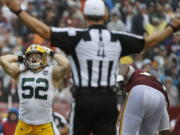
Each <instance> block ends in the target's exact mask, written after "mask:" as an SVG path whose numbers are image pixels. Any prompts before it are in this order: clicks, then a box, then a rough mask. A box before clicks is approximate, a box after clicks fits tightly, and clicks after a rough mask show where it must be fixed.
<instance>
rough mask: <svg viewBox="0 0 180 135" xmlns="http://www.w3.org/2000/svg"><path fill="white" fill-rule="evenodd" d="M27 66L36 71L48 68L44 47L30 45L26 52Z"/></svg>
mask: <svg viewBox="0 0 180 135" xmlns="http://www.w3.org/2000/svg"><path fill="white" fill-rule="evenodd" d="M25 56H26V60H27V66H28V68H29V69H30V70H33V71H36V70H40V69H42V68H43V67H45V66H47V54H46V51H45V49H44V48H43V46H41V45H39V44H32V45H30V46H29V47H28V48H27V49H26V52H25Z"/></svg>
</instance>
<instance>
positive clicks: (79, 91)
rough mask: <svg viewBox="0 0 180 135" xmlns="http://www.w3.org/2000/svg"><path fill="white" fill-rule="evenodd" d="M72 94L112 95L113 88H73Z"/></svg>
mask: <svg viewBox="0 0 180 135" xmlns="http://www.w3.org/2000/svg"><path fill="white" fill-rule="evenodd" d="M72 92H73V93H74V94H112V93H114V86H109V87H108V86H107V87H75V86H74V87H73V89H72Z"/></svg>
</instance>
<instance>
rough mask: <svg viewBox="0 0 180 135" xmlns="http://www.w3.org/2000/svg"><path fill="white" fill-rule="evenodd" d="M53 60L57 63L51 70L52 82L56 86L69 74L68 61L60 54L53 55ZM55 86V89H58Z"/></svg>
mask: <svg viewBox="0 0 180 135" xmlns="http://www.w3.org/2000/svg"><path fill="white" fill-rule="evenodd" d="M53 58H54V60H55V61H56V62H57V65H55V66H54V68H53V71H52V72H53V73H52V75H53V82H54V84H55V85H56V84H57V85H58V84H59V82H60V80H61V79H62V78H63V77H64V76H65V75H66V74H67V73H68V72H69V70H70V65H69V61H68V59H67V58H66V57H65V56H63V55H61V54H54V57H53ZM57 85H56V87H58V86H57Z"/></svg>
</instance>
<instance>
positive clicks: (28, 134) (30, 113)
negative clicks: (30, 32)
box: [0, 44, 69, 135]
mask: <svg viewBox="0 0 180 135" xmlns="http://www.w3.org/2000/svg"><path fill="white" fill-rule="evenodd" d="M48 56H50V57H52V58H53V60H55V62H56V63H55V64H48V62H47V57H48ZM0 64H1V66H2V68H3V70H4V71H5V72H6V73H7V74H8V75H10V76H11V77H12V78H14V79H15V80H16V81H17V86H18V94H19V99H20V109H19V121H18V125H17V127H16V131H15V135H56V133H55V131H54V128H53V124H52V121H53V118H52V101H53V97H54V93H55V91H56V90H57V89H58V88H59V82H60V80H61V79H62V77H63V76H64V75H65V74H66V73H67V72H68V70H69V62H68V60H67V59H66V58H65V57H64V56H62V55H60V54H56V53H54V52H53V51H52V50H51V49H49V48H47V47H43V46H41V45H37V44H33V45H31V46H30V47H28V48H27V50H26V52H25V56H17V55H5V56H1V57H0Z"/></svg>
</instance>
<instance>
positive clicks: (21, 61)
mask: <svg viewBox="0 0 180 135" xmlns="http://www.w3.org/2000/svg"><path fill="white" fill-rule="evenodd" d="M25 60H26V56H25V55H20V56H18V62H20V63H23V62H24V61H25Z"/></svg>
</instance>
